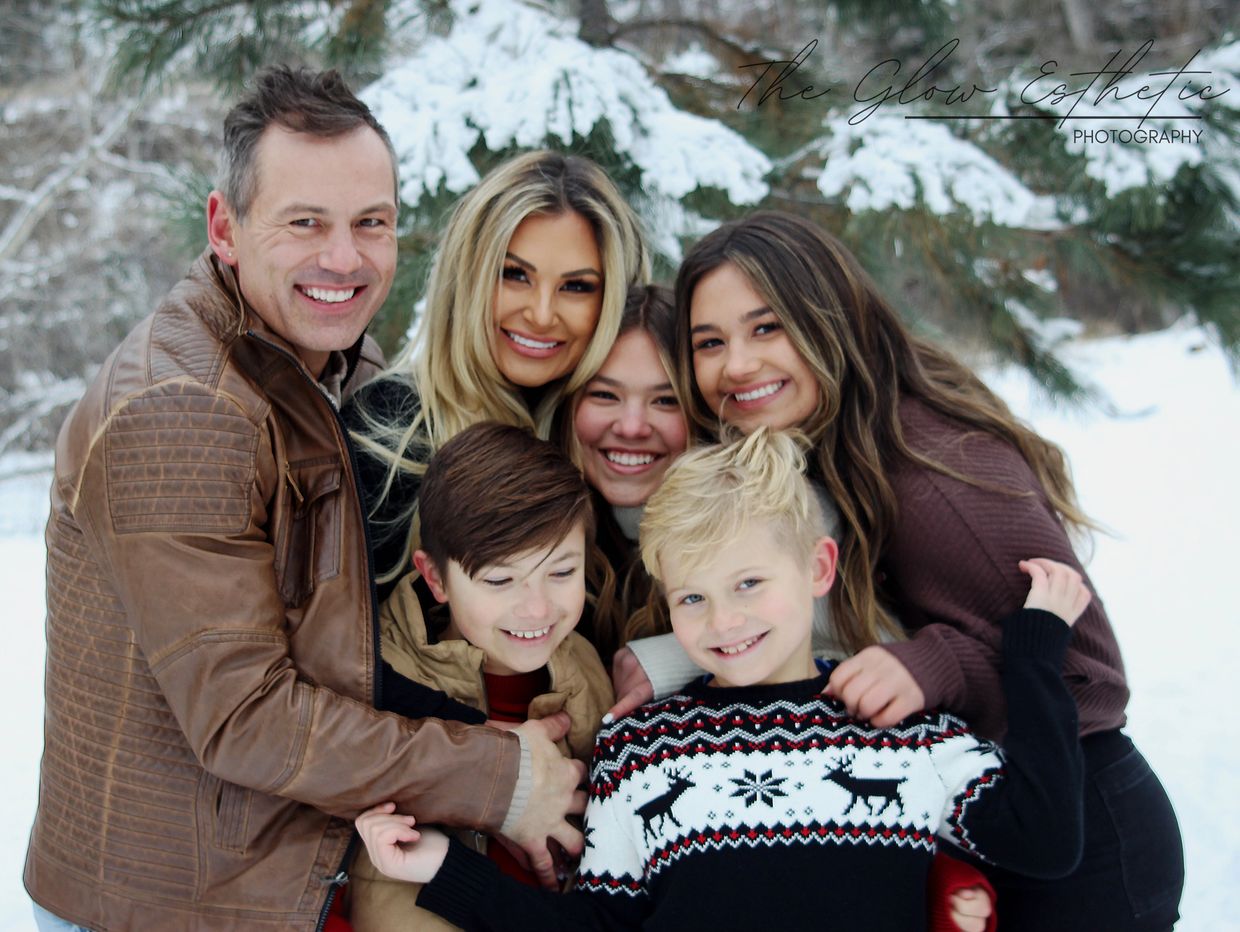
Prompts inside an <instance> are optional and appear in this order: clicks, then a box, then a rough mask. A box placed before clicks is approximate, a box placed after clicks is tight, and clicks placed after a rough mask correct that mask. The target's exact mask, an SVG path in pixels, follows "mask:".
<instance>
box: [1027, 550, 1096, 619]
mask: <svg viewBox="0 0 1240 932" xmlns="http://www.w3.org/2000/svg"><path fill="white" fill-rule="evenodd" d="M1017 565H1018V566H1019V567H1020V571H1021V572H1022V573H1024V574H1026V575H1027V576H1028V577H1029V579H1030V584H1029V596H1028V597H1027V598H1026V599H1025V608H1040V609H1042V610H1043V611H1047V612H1051V613H1052V614H1054V615H1058V616H1059V617H1060V618H1062V619H1063V620H1064V621H1065V622H1066V623H1067V625H1068V626H1069V627H1071V626H1072V625H1074V624H1076V620H1077V619H1078V618H1080V617H1081V615H1082V613H1084V611H1085V609H1086V608H1088V607H1089V603H1090V600H1092V599H1093V593H1091V592H1090V591H1089V587H1088V586H1086V585H1085V580H1084V578H1083V577H1082V576H1081V574H1080V573H1079V572H1077V571H1076V570H1075V569H1073V568H1072V567H1070V566H1068V565H1067V564H1065V563H1058V562H1056V561H1055V560H1048V559H1046V558H1045V557H1032V558H1030V559H1028V560H1021V561H1020V563H1019V564H1017Z"/></svg>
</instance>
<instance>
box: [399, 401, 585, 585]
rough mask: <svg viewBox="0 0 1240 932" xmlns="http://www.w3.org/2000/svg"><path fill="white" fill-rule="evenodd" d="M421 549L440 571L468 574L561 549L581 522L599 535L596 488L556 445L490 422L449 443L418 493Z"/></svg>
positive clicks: (521, 429) (431, 465)
mask: <svg viewBox="0 0 1240 932" xmlns="http://www.w3.org/2000/svg"><path fill="white" fill-rule="evenodd" d="M418 509H419V512H420V514H421V521H422V527H421V546H422V549H423V550H425V551H426V553H427V555H428V556H429V557H430V558H431V562H433V563H434V564H435V566H437V567H439V568H440V569H444V568H446V567H447V565H448V561H449V560H455V561H456V562H457V563H458V564H460V566H461V569H463V570H464V571H465V572H466V574H468V575H469V576H471V577H472V576H474V575H475V574H476V573H477V572H478V571H479V570H481V569H484V568H485V567H488V566H492V565H494V564H496V563H502V562H504V561H505V560H508V559H510V558H511V557H514V556H516V555H518V554H523V553H529V552H530V551H531V550H541V549H546V548H550V547H554V546H556V545H557V544H558V543H559V542H560V541H562V540H563V539H564V538H565V537H567V536H568V533H569V532H570V531H571V530H572V529H573V527H574V526H575V525H576V524H577V523H578V522H579V521H580V522H582V524H583V525H584V527H585V532H586V544H587V548H588V547H589V543H590V541H592V540H593V537H594V507H593V505H592V504H591V501H590V487H589V486H588V485H586V481H585V478H584V477H583V476H582V475H581V472H580V470H578V469H577V467H576V466H574V465H573V464H572V463H571V462H570V461H569V459H568V457H566V456H565V455H564V454H563V453H562V452H560V450H559V449H558V448H557V447H556V446H555V445H554V444H552V443H549V442H547V441H546V440H539V439H538V438H537V437H535V436H534V435H533V433H531V432H530V431H528V430H526V429H525V428H522V427H512V426H509V425H507V424H499V423H496V422H494V421H487V422H484V423H482V424H475V425H474V426H472V427H467V428H466V429H465V430H463V431H461V432H460V433H459V434H457V435H456V436H455V437H453V438H452V439H451V440H449V441H448V442H447V443H445V444H444V445H443V446H442V447H441V448H440V449H439V452H437V453H436V454H435V455H434V456H433V457H432V458H431V461H430V465H429V466H427V469H426V476H425V477H424V478H423V480H422V487H421V489H419V491H418Z"/></svg>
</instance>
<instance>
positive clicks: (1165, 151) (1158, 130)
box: [996, 41, 1240, 198]
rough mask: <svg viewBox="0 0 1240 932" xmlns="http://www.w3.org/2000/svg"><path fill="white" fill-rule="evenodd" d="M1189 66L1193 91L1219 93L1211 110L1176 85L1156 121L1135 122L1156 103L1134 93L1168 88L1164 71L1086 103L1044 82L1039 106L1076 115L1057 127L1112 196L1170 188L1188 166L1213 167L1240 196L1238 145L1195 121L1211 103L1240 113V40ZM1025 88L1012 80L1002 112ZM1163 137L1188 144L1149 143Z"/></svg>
mask: <svg viewBox="0 0 1240 932" xmlns="http://www.w3.org/2000/svg"><path fill="white" fill-rule="evenodd" d="M1188 67H1189V68H1190V69H1191V72H1196V73H1197V75H1198V77H1197V78H1196V79H1195V80H1193V81H1191V82H1189V86H1192V87H1195V88H1201V87H1202V86H1203V85H1209V86H1210V87H1211V88H1212V91H1211V92H1210V94H1209V95H1206V96H1209V97H1210V100H1209V101H1208V104H1207V101H1206V100H1203V97H1202V96H1199V95H1196V94H1187V96H1185V94H1184V92H1183V91H1181V89H1182V88H1184V86H1185V85H1183V84H1178V83H1177V84H1176V86H1175V87H1174V88H1172V91H1171V92H1169V93H1166V94H1165V95H1163V96H1162V97H1161V99H1159V100H1158V101H1157V102H1156V106H1154V107H1153V113H1152V115H1151V116H1149V117H1147V118H1146V119H1144V120H1143V121H1142V122H1137V120H1136V118H1138V117H1145V116H1146V114H1147V113H1149V112H1150V111H1151V103H1152V101H1151V99H1150V97H1149V95H1144V96H1143V95H1141V94H1137V93H1134V91H1135V89H1137V88H1141V87H1142V86H1146V87H1147V88H1149V87H1152V88H1155V89H1158V88H1163V87H1165V86H1166V85H1167V83H1168V80H1169V79H1168V77H1167V72H1165V71H1164V72H1161V73H1147V74H1131V75H1127V76H1126V77H1124V79H1123V85H1122V90H1123V91H1124V95H1123V96H1122V97H1121V96H1120V95H1117V94H1112V95H1102V99H1098V96H1099V95H1094V96H1090V95H1081V96H1080V98H1079V99H1078V97H1075V96H1067V95H1061V96H1056V95H1055V94H1053V93H1048V92H1047V88H1049V86H1050V84H1051V83H1053V82H1050V81H1047V82H1044V83H1045V84H1046V85H1047V88H1041V86H1039V90H1040V92H1042V93H1043V94H1044V96H1045V98H1046V99H1045V100H1041V101H1037V102H1035V103H1033V106H1034V107H1035V108H1036V109H1038V110H1041V111H1042V112H1044V113H1047V114H1053V115H1056V116H1061V117H1062V116H1066V115H1068V114H1071V118H1069V119H1064V120H1060V121H1059V122H1057V123H1056V124H1055V129H1056V131H1057V132H1058V133H1059V134H1060V135H1061V136H1063V138H1064V148H1065V149H1067V151H1068V152H1069V153H1070V154H1072V155H1075V156H1079V157H1080V158H1082V159H1084V161H1085V173H1086V174H1087V175H1088V176H1089V177H1091V178H1093V179H1095V180H1097V181H1100V182H1101V183H1102V184H1103V186H1104V188H1105V189H1106V193H1107V196H1108V197H1112V198H1113V197H1116V196H1117V195H1119V194H1122V193H1123V192H1124V191H1128V190H1130V189H1133V188H1144V187H1157V186H1161V185H1165V184H1167V183H1168V182H1170V181H1171V179H1172V178H1174V177H1175V175H1176V173H1177V172H1178V171H1179V170H1180V169H1181V168H1183V167H1186V166H1187V167H1192V166H1196V165H1200V164H1202V163H1203V162H1206V161H1209V162H1210V163H1211V164H1215V165H1216V166H1217V167H1218V169H1219V173H1220V175H1221V176H1222V177H1224V178H1230V183H1231V185H1232V187H1233V189H1235V194H1236V196H1237V198H1240V187H1238V186H1237V180H1240V176H1237V175H1235V173H1234V170H1235V169H1236V168H1237V167H1240V159H1238V158H1237V157H1236V152H1235V150H1234V146H1233V145H1232V144H1231V142H1230V140H1227V139H1226V138H1225V134H1222V133H1219V132H1218V131H1217V130H1216V129H1214V128H1212V127H1207V126H1206V124H1205V123H1204V122H1202V121H1199V120H1195V119H1192V118H1194V117H1199V116H1201V115H1202V114H1203V113H1204V112H1205V109H1206V107H1207V105H1209V106H1214V107H1222V108H1225V109H1230V110H1232V111H1235V112H1237V113H1240V41H1236V42H1232V43H1230V44H1228V45H1224V46H1220V47H1218V48H1215V49H1210V50H1207V51H1204V52H1199V53H1198V54H1197V55H1196V56H1195V57H1194V58H1193V59H1192V61H1191V63H1190V64H1189V66H1188ZM1024 84H1025V81H1024V80H1023V79H1021V80H1013V81H1009V82H1006V83H1005V84H1004V85H1003V86H1002V87H1001V90H1004V91H1006V93H1005V94H1003V95H1001V96H1000V97H999V98H998V101H999V102H998V103H997V108H996V113H997V114H1005V113H1006V112H1007V110H1006V106H1005V105H1004V104H1003V103H1002V101H1003V100H1004V99H1005V98H1006V99H1008V100H1011V101H1016V100H1019V99H1020V96H1021V90H1022V87H1023V86H1024ZM1176 91H1181V92H1180V93H1176ZM1214 95H1217V96H1214ZM1156 137H1163V138H1164V139H1165V138H1170V139H1174V140H1183V141H1175V142H1165V141H1164V142H1162V143H1161V144H1157V145H1155V144H1150V143H1149V140H1151V139H1154V138H1156ZM1216 160H1217V161H1216ZM1229 166H1230V171H1229Z"/></svg>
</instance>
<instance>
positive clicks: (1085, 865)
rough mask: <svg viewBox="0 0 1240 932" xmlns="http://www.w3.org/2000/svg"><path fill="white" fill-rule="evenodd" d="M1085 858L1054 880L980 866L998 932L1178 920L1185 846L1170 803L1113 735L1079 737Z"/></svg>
mask: <svg viewBox="0 0 1240 932" xmlns="http://www.w3.org/2000/svg"><path fill="white" fill-rule="evenodd" d="M1081 748H1082V750H1083V751H1084V754H1085V853H1084V856H1083V857H1082V858H1081V863H1080V865H1079V866H1078V867H1077V869H1076V870H1075V871H1073V872H1072V873H1071V874H1069V875H1068V876H1067V877H1064V878H1062V879H1060V880H1034V879H1031V878H1028V877H1022V876H1020V875H1019V874H1013V873H1009V872H1008V871H1002V870H997V869H993V868H989V867H986V866H985V865H981V864H979V865H978V866H979V867H981V868H982V870H983V871H984V872H985V873H986V874H987V876H989V877H990V880H991V883H993V884H994V885H995V890H996V891H997V892H998V894H999V902H998V907H997V910H998V917H999V928H1000V929H1001V930H1002V932H1165V930H1167V929H1170V928H1171V927H1172V926H1173V925H1174V924H1175V922H1176V920H1178V919H1179V918H1180V913H1179V905H1180V893H1181V892H1182V890H1183V888H1184V844H1183V842H1182V840H1181V839H1180V826H1179V823H1178V822H1177V821H1176V818H1175V812H1174V810H1172V808H1171V800H1169V799H1168V798H1167V793H1166V791H1165V790H1164V789H1163V786H1162V784H1161V783H1159V782H1158V777H1156V776H1155V775H1154V771H1153V770H1151V769H1150V765H1149V764H1148V763H1146V760H1145V758H1144V757H1143V756H1142V755H1141V752H1140V751H1138V750H1137V749H1136V748H1135V747H1134V746H1133V744H1132V741H1131V739H1130V738H1129V737H1128V736H1127V735H1125V734H1123V733H1121V732H1120V731H1119V730H1115V731H1107V732H1102V733H1101V734H1094V735H1089V736H1087V737H1085V738H1083V739H1081Z"/></svg>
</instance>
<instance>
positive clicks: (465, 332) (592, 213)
mask: <svg viewBox="0 0 1240 932" xmlns="http://www.w3.org/2000/svg"><path fill="white" fill-rule="evenodd" d="M567 212H573V213H577V214H580V215H581V216H582V217H583V218H585V220H586V221H587V222H588V223H589V224H590V227H591V229H592V230H593V231H594V236H595V239H596V241H597V245H598V250H599V255H600V258H601V260H602V264H603V269H602V271H603V295H602V308H601V310H600V313H599V320H598V325H597V327H596V329H595V331H594V335H593V337H592V338H591V339H590V342H589V343H588V344H587V345H586V349H585V352H584V354H583V355H582V357H581V359H580V361H579V362H578V363H577V366H576V368H575V369H574V370H573V371H572V372H571V373H570V374H569V375H568V376H567V377H566V378H563V379H560V380H558V381H556V382H554V383H552V384H551V385H549V386H547V387H546V389H545V390H544V391H543V392H542V395H541V397H540V398H539V400H538V402H537V404H536V407H535V408H534V410H533V411H531V410H530V409H529V407H528V405H527V403H526V400H525V397H523V395H522V392H521V389H520V388H519V387H518V386H516V385H514V384H512V383H511V382H509V381H508V380H507V379H505V378H504V376H503V375H502V374H501V373H500V371H499V368H498V367H497V366H496V364H495V359H494V356H493V354H492V350H491V339H492V337H491V331H492V313H493V305H494V300H495V289H496V284H497V282H499V280H500V275H501V273H502V270H503V265H504V257H505V254H506V253H507V250H508V243H509V241H510V240H511V239H512V235H513V233H514V232H515V231H516V229H517V227H518V226H519V225H520V223H521V221H523V220H525V219H526V218H527V217H530V216H533V215H542V216H555V215H558V214H563V213H567ZM649 268H650V261H649V256H648V253H647V250H646V245H645V237H644V235H643V233H642V229H641V224H640V222H639V221H638V219H637V216H636V215H635V214H634V213H633V210H632V209H631V208H630V207H629V206H628V204H627V203H626V202H625V200H624V198H623V197H621V195H620V192H619V191H618V190H617V189H616V186H615V184H614V183H613V182H612V181H611V179H610V178H609V177H608V176H607V173H606V172H604V171H603V170H602V169H601V168H599V167H598V166H597V165H596V164H594V163H593V162H592V161H590V160H589V159H586V158H583V157H580V156H573V155H562V154H560V153H557V152H548V151H536V152H529V153H526V154H524V155H519V156H517V157H515V158H513V159H510V160H508V161H507V162H504V163H503V164H501V165H499V166H497V167H496V168H494V169H493V170H492V171H490V172H489V173H488V174H487V175H486V177H484V178H483V179H482V180H481V181H480V182H479V183H478V184H477V185H476V186H475V187H474V188H473V189H472V190H471V191H470V192H469V193H467V194H466V195H465V196H464V197H462V198H461V199H460V200H459V201H458V202H457V204H456V206H455V208H453V211H452V214H451V216H450V217H449V219H448V224H447V227H446V229H445V230H444V233H443V237H442V239H441V240H440V245H439V249H438V251H437V252H436V254H435V259H434V262H433V264H432V266H431V273H430V278H429V280H428V283H427V293H426V309H425V311H424V313H423V316H422V319H421V321H420V323H419V326H418V330H417V333H416V335H415V336H414V338H413V340H411V341H410V343H409V344H408V345H407V346H406V347H405V348H404V349H403V350H401V352H400V353H399V354H398V355H397V356H396V358H395V359H394V360H393V361H392V364H391V365H390V366H389V368H388V369H387V370H386V371H385V372H384V373H383V374H382V375H380V376H379V378H381V379H384V378H386V379H400V380H404V381H406V382H409V383H411V384H412V385H413V387H414V389H415V392H416V395H417V399H418V407H417V410H416V411H413V412H409V415H410V416H407V417H400V418H396V419H392V418H390V417H389V418H385V417H383V416H382V415H381V414H380V413H378V412H376V411H373V410H368V409H367V408H366V407H365V406H364V405H361V404H359V405H358V413H359V415H360V419H361V422H362V425H363V427H362V429H361V430H358V431H355V432H354V433H353V438H354V439H355V440H356V441H357V443H358V444H359V445H360V446H361V447H362V448H363V449H364V450H365V451H366V452H367V453H369V454H371V455H373V456H375V457H376V458H378V459H379V460H380V461H381V462H385V463H387V465H388V472H387V476H386V478H385V480H384V483H383V486H382V488H381V489H380V494H379V495H378V496H377V497H376V502H377V506H376V508H377V507H378V506H379V505H382V503H383V500H384V499H386V498H387V496H388V495H389V493H390V492H391V490H392V488H393V482H394V480H395V479H396V477H397V476H398V475H399V474H409V475H414V476H420V475H422V473H424V472H425V471H426V463H427V461H428V459H429V458H430V456H431V454H433V453H434V451H435V450H437V449H439V447H441V446H443V444H444V443H446V442H447V441H448V440H449V439H451V438H452V437H453V436H455V435H456V434H457V433H459V432H460V431H461V430H463V429H464V428H466V427H468V426H470V425H471V424H476V423H478V422H480V421H488V420H489V421H498V422H500V423H502V424H509V425H512V426H514V427H525V428H528V429H529V430H532V431H534V432H535V433H536V434H537V436H539V437H541V438H544V439H546V438H548V437H549V436H550V434H551V427H552V421H553V418H554V416H555V412H556V409H557V407H559V405H560V402H561V400H563V399H564V398H566V397H568V396H569V395H570V394H571V393H572V392H574V391H575V390H576V389H577V388H579V387H580V386H581V385H582V384H583V383H584V382H586V380H588V379H589V378H590V377H592V376H593V375H594V373H595V372H597V371H598V368H599V366H601V365H602V364H603V360H604V359H605V358H606V357H607V353H608V352H609V351H610V350H611V346H612V344H613V343H614V342H615V339H616V332H617V329H618V328H619V325H620V314H621V310H622V308H623V306H624V299H625V294H626V293H627V291H628V287H629V285H631V284H634V283H636V282H642V281H645V280H646V279H647V278H648V277H649ZM416 508H417V503H416V501H415V502H410V503H408V505H407V507H405V508H404V509H403V514H401V515H400V516H398V517H396V518H395V520H396V521H397V522H398V523H400V524H402V525H403V524H406V523H414V519H415V518H416ZM411 544H412V540H411V541H409V542H407V544H406V547H407V552H406V553H405V554H404V558H403V559H402V560H401V561H399V562H398V563H397V565H396V567H394V568H392V569H391V570H390V571H389V572H387V573H385V574H384V577H381V581H385V579H391V578H394V577H395V576H396V575H399V574H400V572H401V571H403V568H404V567H405V566H407V565H408V559H407V558H408V556H409V552H411V548H410V545H411Z"/></svg>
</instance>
